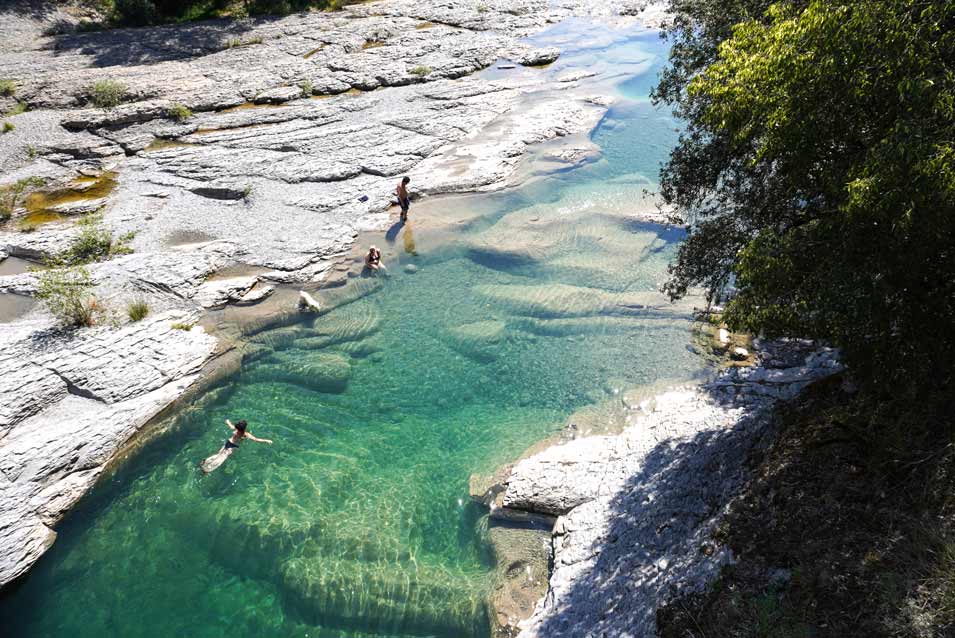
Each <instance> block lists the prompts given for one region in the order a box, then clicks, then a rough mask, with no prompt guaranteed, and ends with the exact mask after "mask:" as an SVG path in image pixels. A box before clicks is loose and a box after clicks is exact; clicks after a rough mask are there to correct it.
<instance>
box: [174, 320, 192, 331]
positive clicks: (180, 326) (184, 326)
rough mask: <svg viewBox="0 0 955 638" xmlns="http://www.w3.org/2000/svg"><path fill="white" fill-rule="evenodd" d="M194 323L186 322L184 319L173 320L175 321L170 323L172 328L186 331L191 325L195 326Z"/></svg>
mask: <svg viewBox="0 0 955 638" xmlns="http://www.w3.org/2000/svg"><path fill="white" fill-rule="evenodd" d="M195 325H196V324H194V323H188V322H185V321H177V322H175V323H173V324H172V329H173V330H185V331H186V332H189V331H190V330H192V328H193V326H195Z"/></svg>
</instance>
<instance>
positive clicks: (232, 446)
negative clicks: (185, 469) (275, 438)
mask: <svg viewBox="0 0 955 638" xmlns="http://www.w3.org/2000/svg"><path fill="white" fill-rule="evenodd" d="M225 424H226V425H228V426H229V427H230V428H232V436H230V437H229V438H227V439H226V440H225V443H223V444H222V447H221V448H219V451H218V452H216V453H215V454H213V455H212V456H210V457H209V458H207V459H206V460H205V461H203V462H202V463H201V464H200V467H201V468H202V471H203V472H205V473H206V474H208V473H209V472H211V471H212V470H214V469H216V468H217V467H219V466H220V465H222V464H223V463H225V460H226V459H227V458H229V457H230V456H232V453H233V452H235V451H236V450H238V449H239V443H241V442H242V439H249V440H250V441H255V442H256V443H267V444H269V445H272V440H271V439H260V438H258V437H256V436H254V435H253V434H252V433H251V432H249V431H248V429H247V428H248V423H246V421H245V419H242V420H241V421H239V422H238V423H236V424H235V425H233V424H232V421H230V420H229V419H226V420H225Z"/></svg>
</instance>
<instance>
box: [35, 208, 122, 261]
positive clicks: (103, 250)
mask: <svg viewBox="0 0 955 638" xmlns="http://www.w3.org/2000/svg"><path fill="white" fill-rule="evenodd" d="M102 221H103V217H102V215H100V214H98V213H93V214H90V215H87V216H86V217H84V218H83V219H81V220H80V221H79V226H80V228H81V230H80V234H79V235H77V236H76V237H74V238H73V241H71V242H70V247H69V248H67V249H66V250H64V251H63V252H61V253H60V254H58V255H57V256H56V257H53V258H51V259H50V260H49V263H50V264H51V265H63V266H78V265H82V264H89V263H92V262H94V261H103V260H105V259H109V258H110V257H115V256H116V255H126V254H128V253H131V252H132V248H130V247H129V242H130V241H132V239H133V237H135V233H126V234H124V235H121V236H120V237H119V238H118V239H115V240H114V239H113V234H112V233H111V232H110V231H109V229H107V228H104V227H103V224H102Z"/></svg>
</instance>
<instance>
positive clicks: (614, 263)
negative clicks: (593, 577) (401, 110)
mask: <svg viewBox="0 0 955 638" xmlns="http://www.w3.org/2000/svg"><path fill="white" fill-rule="evenodd" d="M533 40H534V42H535V44H542V45H548V44H557V45H559V46H561V47H562V49H563V50H564V54H563V56H562V57H561V59H560V60H559V61H558V62H557V63H555V64H554V65H552V66H551V67H550V68H547V69H532V70H524V69H517V70H514V71H513V73H553V74H555V76H556V75H557V74H560V73H566V72H568V71H572V70H588V71H589V70H593V71H596V72H599V74H600V75H599V77H600V78H601V80H600V82H601V84H600V85H599V86H598V85H595V90H596V89H598V88H599V89H600V90H601V91H602V92H603V93H606V92H608V91H611V92H614V93H616V97H617V102H616V103H615V104H614V106H612V107H611V108H610V110H609V112H608V114H607V116H606V117H605V118H604V119H603V120H602V122H601V123H600V125H599V126H598V128H597V129H596V130H595V131H594V132H593V134H592V135H591V141H592V142H593V143H594V144H596V145H597V146H598V147H599V148H600V150H601V154H600V156H599V158H597V159H596V160H595V161H592V162H590V163H588V164H586V165H584V166H581V167H578V168H575V169H573V170H565V171H554V172H549V173H548V174H545V175H537V176H535V177H534V178H533V179H529V180H528V181H527V183H525V184H524V185H522V186H521V187H519V188H515V189H511V190H508V191H504V192H500V193H496V194H484V195H471V196H462V197H447V198H438V199H435V200H433V201H431V202H430V203H427V204H425V205H421V206H418V205H416V206H414V207H413V208H412V217H411V222H410V223H409V224H407V225H404V226H401V225H396V226H394V227H392V228H391V229H389V230H388V231H387V232H381V233H370V234H368V235H367V236H365V237H362V238H361V242H360V245H361V246H365V245H367V244H369V243H377V244H378V245H379V246H380V247H382V248H383V250H384V260H385V263H386V264H387V266H388V268H389V273H390V276H389V277H387V278H376V279H365V278H360V277H354V278H351V279H349V280H348V282H347V283H346V284H345V286H343V287H340V288H335V289H329V290H328V291H327V292H325V293H322V295H321V297H322V299H321V301H322V303H323V304H325V305H326V306H327V307H329V308H333V309H331V310H330V311H328V312H326V313H324V314H322V315H320V316H318V317H303V319H302V320H301V321H300V322H298V323H296V324H294V325H292V326H287V327H283V328H281V329H278V330H273V331H270V332H266V333H262V334H260V335H257V336H256V337H255V338H254V342H255V343H254V347H253V348H250V350H249V351H248V352H249V356H248V357H247V359H246V363H245V364H244V366H243V369H242V371H241V373H239V374H238V375H236V376H234V377H233V378H231V379H229V380H228V381H226V382H225V383H223V384H221V385H220V386H218V387H216V388H214V389H213V390H211V391H210V392H209V393H208V395H207V396H206V397H205V399H204V400H202V401H200V402H197V403H196V404H195V405H194V406H193V407H192V408H190V409H187V410H185V411H183V412H182V413H181V414H179V415H178V416H177V418H176V420H175V425H174V427H171V428H170V429H169V430H168V431H167V432H166V433H165V434H163V435H162V436H159V437H158V438H156V439H155V440H153V441H151V442H150V443H148V444H147V445H146V446H145V447H144V448H143V449H141V450H140V451H139V452H138V453H137V454H136V455H135V456H134V457H133V458H132V459H131V460H129V461H128V462H126V463H124V464H123V465H122V466H121V467H119V468H118V469H117V470H116V471H115V472H114V473H112V474H111V475H110V476H109V477H108V479H107V480H105V481H103V482H102V483H101V485H100V486H99V487H98V488H97V489H96V490H94V492H93V493H92V494H91V495H90V496H89V497H88V498H86V499H85V500H84V501H83V503H82V504H81V505H80V506H79V507H78V508H77V509H76V510H75V511H74V512H73V513H72V514H71V516H70V517H69V518H68V520H67V521H65V522H64V524H63V525H61V526H60V529H59V530H58V531H59V533H60V537H59V540H58V542H57V543H56V545H55V546H54V547H53V548H52V549H51V550H50V551H49V552H48V554H47V555H46V556H45V557H44V558H43V559H42V560H41V561H40V563H39V564H38V565H37V566H36V567H35V568H34V570H33V571H32V573H30V574H29V576H28V577H27V578H25V579H24V580H23V581H22V582H21V583H20V584H18V586H17V587H16V588H15V589H14V590H13V591H12V592H10V593H9V594H7V595H6V596H5V597H4V598H3V599H2V601H0V626H2V627H4V632H3V633H4V635H7V636H24V637H26V636H37V637H40V636H44V637H52V636H64V637H65V636H70V637H71V638H81V637H87V636H95V637H98V638H102V637H104V636H122V637H123V638H136V637H143V638H145V637H159V636H162V637H168V636H190V637H193V638H199V637H203V636H209V637H213V636H214V637H216V638H219V637H221V636H224V635H228V636H229V637H230V638H243V637H246V636H248V637H250V638H251V637H256V638H261V637H263V636H270V637H271V636H329V637H331V636H336V637H348V638H359V637H365V636H411V635H416V636H432V635H434V636H448V637H462V636H473V637H476V638H483V637H485V636H487V634H488V631H489V628H488V621H487V613H486V609H485V601H486V595H487V593H488V590H489V588H490V586H491V585H492V575H493V565H492V564H491V559H490V556H489V553H488V550H487V546H486V543H485V539H484V534H485V530H486V525H487V519H486V512H484V511H482V509H481V508H480V507H479V506H477V505H475V504H473V503H471V502H470V500H469V498H468V477H469V475H470V474H471V473H473V472H490V471H492V470H493V469H494V468H495V467H496V466H498V465H499V464H501V463H504V462H507V461H509V460H512V459H514V458H516V457H517V456H518V455H519V454H520V453H521V452H522V451H523V450H525V449H526V448H527V447H529V446H530V445H532V444H534V443H535V442H538V441H540V440H542V439H544V438H546V437H547V436H549V435H551V434H552V433H554V432H555V431H556V430H558V429H559V428H561V427H563V425H564V423H565V422H566V420H567V419H568V417H569V416H570V415H572V414H574V413H575V412H577V411H579V410H581V409H584V408H587V407H588V406H595V405H597V406H603V407H605V408H607V409H606V410H602V411H601V410H598V411H597V412H598V413H599V414H601V415H603V416H601V417H600V419H602V420H603V421H608V420H613V419H614V415H615V414H616V413H617V412H620V409H619V408H620V405H621V400H620V397H621V395H622V394H623V393H625V392H626V391H627V390H629V389H631V388H639V387H653V386H658V385H660V384H665V383H667V382H671V381H680V380H685V379H689V378H691V377H694V376H696V375H699V374H700V373H701V372H702V367H703V363H702V361H701V360H700V359H699V358H698V357H696V356H695V355H693V354H692V353H691V352H690V351H689V349H688V348H687V346H688V345H689V343H690V340H691V316H690V308H689V306H688V305H686V304H683V305H681V306H679V307H672V306H669V305H667V304H666V303H664V302H663V299H662V297H661V296H660V295H659V294H658V293H657V292H656V291H657V290H658V288H659V285H660V284H661V282H662V281H663V279H664V278H665V276H666V265H667V263H668V261H669V260H670V259H671V258H672V257H673V256H674V251H675V249H676V246H677V244H678V242H679V241H680V239H681V237H682V235H681V233H680V232H679V231H677V230H673V229H667V228H665V227H662V226H658V225H654V224H650V223H646V222H644V221H641V218H640V215H639V213H640V211H641V209H643V210H648V209H650V208H652V203H651V202H648V201H647V200H646V199H645V198H644V196H643V190H644V189H645V188H652V187H653V186H654V182H655V179H656V176H657V171H658V169H659V166H660V163H661V162H662V161H663V160H665V158H666V156H667V153H668V150H669V149H670V148H671V147H672V146H673V144H674V143H675V141H676V135H677V132H676V130H677V123H676V122H675V121H674V120H673V119H672V118H671V117H670V116H668V115H667V114H666V113H664V112H660V111H658V110H656V109H654V108H653V106H652V105H651V104H650V103H649V100H648V99H647V94H648V92H649V88H650V86H651V85H652V84H653V82H654V80H655V78H656V74H657V72H658V71H659V69H660V67H661V65H662V63H663V61H664V58H665V54H666V45H665V43H663V42H662V41H660V40H659V38H658V36H657V35H656V33H654V32H649V31H642V30H638V29H628V30H617V31H614V30H609V29H607V28H605V27H600V26H598V25H593V24H590V23H585V22H580V21H574V22H570V23H564V24H561V25H558V26H556V27H555V28H553V29H551V30H549V31H547V32H545V33H543V34H541V35H539V36H536V37H535V38H533ZM506 73H508V70H507V69H498V70H491V71H488V72H487V74H488V75H489V76H491V77H494V76H495V75H496V76H499V77H506V76H505V74H506ZM615 410H616V412H615ZM618 416H619V415H618ZM227 418H228V419H232V420H233V421H235V420H238V419H247V420H248V421H249V424H250V430H251V431H252V432H253V433H254V434H255V435H257V436H259V437H267V438H271V439H274V441H275V443H274V445H272V446H266V445H257V444H255V443H251V442H245V443H243V444H242V446H241V449H240V450H238V451H237V453H236V454H235V455H233V457H232V458H231V459H229V460H228V461H227V462H226V463H225V465H224V466H223V467H222V468H220V469H219V470H217V471H216V472H214V473H213V474H211V475H209V476H203V475H202V474H201V473H200V472H199V471H198V469H197V463H198V462H199V461H200V460H202V459H203V458H204V457H206V456H208V455H209V454H212V453H213V452H215V451H216V449H218V447H219V446H221V445H222V442H223V440H224V439H225V438H226V437H227V436H228V434H229V431H228V429H227V428H226V426H225V425H224V423H223V422H224V420H225V419H227ZM600 419H598V420H600ZM596 425H600V426H607V425H612V424H608V423H606V422H604V423H598V424H596ZM77 436H82V433H77Z"/></svg>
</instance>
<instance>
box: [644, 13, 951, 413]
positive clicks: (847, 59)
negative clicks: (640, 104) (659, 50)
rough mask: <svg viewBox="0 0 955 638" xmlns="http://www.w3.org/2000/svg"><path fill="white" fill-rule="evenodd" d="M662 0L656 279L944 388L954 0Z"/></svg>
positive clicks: (890, 382)
mask: <svg viewBox="0 0 955 638" xmlns="http://www.w3.org/2000/svg"><path fill="white" fill-rule="evenodd" d="M672 4H673V8H675V9H677V10H678V12H679V13H678V15H680V16H681V17H680V19H679V20H678V21H677V22H676V23H675V25H674V26H673V27H672V28H671V31H670V35H671V36H672V37H673V38H674V40H675V46H674V48H673V51H672V54H671V65H670V68H669V70H668V71H667V73H665V74H664V76H663V77H662V79H661V83H660V85H659V86H658V87H657V90H656V98H657V99H658V100H661V101H664V102H668V103H670V104H673V105H674V106H675V107H676V109H677V111H678V113H679V115H680V116H681V117H683V118H684V119H685V121H686V123H687V129H686V132H685V133H684V135H683V136H682V138H681V142H680V144H679V146H678V148H677V149H676V150H675V151H674V153H673V155H672V157H671V160H670V162H669V164H668V165H667V166H666V168H665V170H664V172H663V176H662V195H663V197H664V199H665V200H666V202H667V203H669V204H672V205H675V206H676V207H677V210H679V211H682V212H681V214H682V215H683V217H682V218H680V221H682V222H684V223H686V224H687V225H688V228H689V238H688V241H687V242H686V243H685V245H684V246H683V247H682V249H681V251H680V254H679V256H678V259H677V262H676V263H675V264H674V266H673V267H672V270H671V278H670V281H669V282H668V283H667V285H666V290H667V291H668V292H669V293H670V294H671V295H672V296H674V297H677V296H680V295H682V294H684V293H685V292H686V291H687V289H688V288H689V287H691V286H696V285H703V286H704V287H705V288H706V289H707V290H708V292H709V295H710V299H711V300H714V301H715V300H718V299H719V298H720V297H721V296H722V295H723V293H725V292H726V290H727V288H728V287H731V288H733V289H734V292H735V294H734V295H733V296H732V299H731V300H730V301H729V302H728V304H727V307H726V314H725V317H726V318H727V320H728V321H729V322H730V323H731V324H733V325H734V326H735V327H739V328H744V329H748V330H751V331H754V332H758V333H764V334H767V335H780V334H783V335H786V334H788V335H801V336H811V337H819V338H823V339H827V340H830V341H831V342H833V343H835V344H837V345H839V346H841V347H843V348H844V350H845V353H846V358H847V361H848V362H849V363H850V365H851V366H852V368H853V370H854V373H855V375H856V377H857V378H858V379H859V380H860V381H861V382H863V383H865V384H866V385H868V386H869V387H872V388H879V389H881V390H886V389H892V390H894V391H899V392H910V393H912V398H914V397H915V396H916V395H919V394H921V393H922V391H924V390H931V391H933V392H934V391H936V390H938V389H939V388H940V387H941V388H945V387H950V383H951V373H952V368H953V366H952V359H953V356H955V351H953V344H955V339H953V338H952V334H953V332H955V2H953V1H952V0H948V1H936V2H926V1H924V0H897V1H894V2H835V1H833V0H813V1H812V2H808V3H807V2H782V3H779V4H775V5H771V6H768V3H766V2H759V1H755V0H750V1H746V0H736V1H734V2H715V1H714V0H673V2H672ZM717 5H718V6H717ZM734 25H735V26H734Z"/></svg>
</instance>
